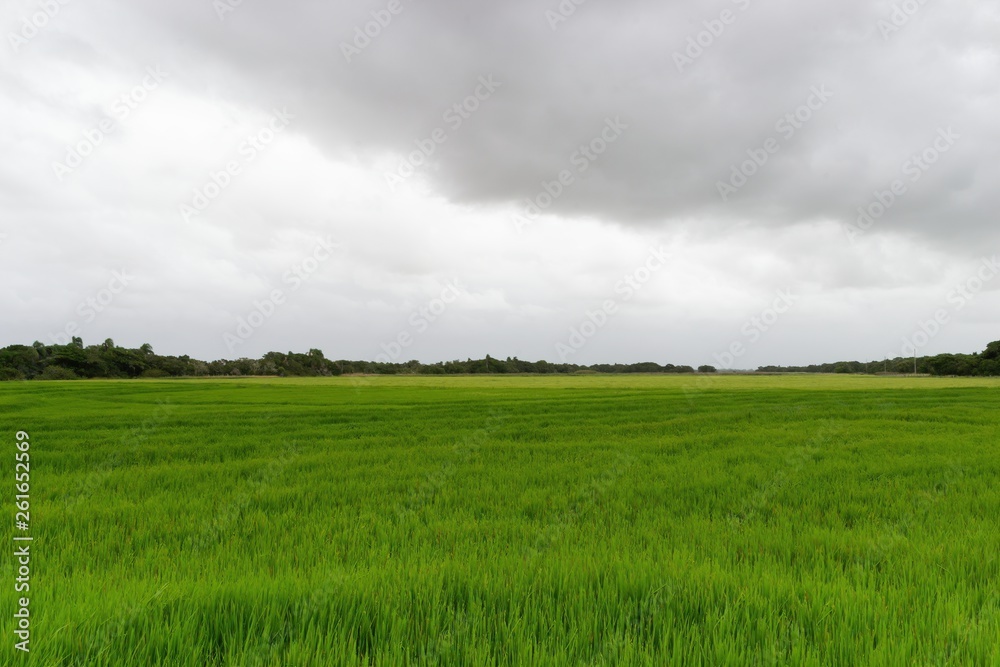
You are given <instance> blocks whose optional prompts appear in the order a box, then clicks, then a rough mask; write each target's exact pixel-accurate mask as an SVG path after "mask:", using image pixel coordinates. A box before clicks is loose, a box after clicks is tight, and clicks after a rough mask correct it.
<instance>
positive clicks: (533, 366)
mask: <svg viewBox="0 0 1000 667" xmlns="http://www.w3.org/2000/svg"><path fill="white" fill-rule="evenodd" d="M708 368H710V367H708V366H703V367H701V370H702V371H703V372H705V371H706V370H707V369H708ZM714 370H715V369H712V371H714ZM585 372H591V373H694V372H695V369H694V368H692V367H690V366H675V365H673V364H665V365H662V366H661V365H660V364H657V363H653V362H646V363H638V364H595V365H593V366H581V365H577V364H562V363H560V364H557V363H550V362H548V361H534V362H532V361H522V360H520V359H518V358H517V357H514V358H510V357H508V358H507V359H494V358H493V357H490V356H489V355H487V356H486V358H484V359H466V360H465V361H459V360H455V361H443V362H439V363H436V364H423V363H420V362H419V361H407V362H405V363H381V362H375V361H349V360H346V359H341V360H333V359H327V358H326V356H325V355H324V354H323V352H322V351H321V350H318V349H312V350H309V351H308V352H306V353H304V354H303V353H296V352H288V353H282V352H268V353H267V354H265V355H264V356H263V357H261V358H260V359H248V358H241V359H233V360H230V359H220V360H217V361H201V360H199V359H192V358H191V357H189V356H187V355H183V356H179V357H177V356H168V355H159V354H156V353H155V352H154V351H153V348H152V346H151V345H149V344H148V343H147V344H145V345H142V346H140V347H138V348H135V349H130V348H125V347H119V346H117V345H115V343H114V341H113V340H111V339H110V338H109V339H107V340H105V341H104V342H103V343H101V344H100V345H88V346H84V344H83V341H82V340H81V339H80V338H73V340H72V342H70V343H69V344H68V345H45V344H43V343H41V342H38V341H36V342H35V343H33V344H32V345H10V346H8V347H5V348H2V349H0V380H73V379H77V378H140V377H142V378H165V377H213V376H215V377H217V376H293V377H310V376H335V375H350V374H369V375H460V374H480V373H497V374H506V373H540V374H544V373H585Z"/></svg>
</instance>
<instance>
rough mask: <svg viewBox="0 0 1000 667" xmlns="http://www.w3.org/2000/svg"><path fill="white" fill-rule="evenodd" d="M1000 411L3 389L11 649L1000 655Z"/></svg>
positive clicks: (370, 654) (734, 398)
mask: <svg viewBox="0 0 1000 667" xmlns="http://www.w3.org/2000/svg"><path fill="white" fill-rule="evenodd" d="M998 408H1000V382H997V381H990V380H954V379H953V380H948V379H905V378H854V377H849V378H834V377H718V378H709V379H694V378H685V377H618V376H615V377H603V376H594V377H566V378H534V377H523V378H482V377H470V378H445V379H437V378H368V379H351V378H338V379H332V380H316V379H310V380H265V379H254V380H228V381H226V380H198V381H163V382H145V381H131V382H115V381H92V382H72V383H30V384H27V383H6V384H0V429H2V431H0V432H2V433H4V434H5V436H4V437H5V439H6V441H7V443H8V445H7V446H6V448H5V450H4V451H5V452H7V454H6V456H7V461H8V463H7V464H6V466H5V468H4V469H6V470H8V472H9V475H8V478H9V480H10V483H9V484H5V495H4V498H5V507H6V508H7V509H8V510H9V512H10V515H11V520H13V493H14V491H13V462H14V451H15V450H14V433H15V432H16V431H17V430H22V429H23V430H27V431H29V432H30V433H31V436H32V440H31V442H32V450H31V451H32V533H33V534H34V535H35V542H34V544H33V547H32V548H33V550H34V559H33V561H32V568H33V572H32V591H31V600H32V601H31V609H32V612H33V619H32V621H33V625H32V630H33V640H32V653H31V655H30V657H29V658H28V660H27V661H26V660H25V659H24V656H23V655H21V654H19V653H15V652H14V651H13V649H12V645H13V642H14V640H13V634H12V629H13V623H12V614H13V610H14V604H15V602H14V600H15V594H14V593H13V592H12V590H13V578H14V575H13V569H12V563H11V560H10V557H9V556H8V557H7V558H6V559H4V565H5V568H4V577H3V579H4V581H0V586H4V587H5V588H6V589H7V591H8V593H7V594H6V595H4V596H3V605H4V607H3V611H2V613H3V617H2V618H3V621H2V623H3V627H4V636H6V637H8V639H9V641H8V645H7V646H6V647H4V649H3V651H2V652H0V656H2V657H0V662H3V663H4V664H35V665H108V666H110V665H123V666H133V665H134V666H140V665H142V666H152V665H163V666H171V667H173V666H188V665H190V666H192V667H193V666H196V665H197V666H199V667H200V666H202V665H240V666H269V665H282V666H290V665H685V666H686V665H788V664H793V665H995V664H1000V640H998V638H1000V617H998V614H997V611H998V592H997V591H998V583H1000V581H998V574H1000V561H998V554H1000V530H998V527H997V523H998V517H1000V484H998V482H1000V420H998V417H997V415H998V414H1000V413H998ZM11 535H12V531H11V530H10V529H8V530H6V531H5V533H4V539H6V541H7V543H8V544H11V540H10V538H11ZM8 551H12V549H9V550H8Z"/></svg>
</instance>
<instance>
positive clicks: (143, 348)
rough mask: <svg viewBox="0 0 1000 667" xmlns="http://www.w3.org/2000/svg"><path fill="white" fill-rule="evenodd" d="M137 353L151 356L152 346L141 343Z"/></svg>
mask: <svg viewBox="0 0 1000 667" xmlns="http://www.w3.org/2000/svg"><path fill="white" fill-rule="evenodd" d="M139 351H140V352H142V353H143V354H144V355H146V356H147V357H148V356H150V355H152V354H153V346H152V345H150V344H149V343H143V344H142V345H141V346H140V347H139Z"/></svg>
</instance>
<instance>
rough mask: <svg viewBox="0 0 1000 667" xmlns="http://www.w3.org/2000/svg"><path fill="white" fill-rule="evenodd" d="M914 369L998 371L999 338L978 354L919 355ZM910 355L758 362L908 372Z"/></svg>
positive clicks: (789, 369)
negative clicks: (797, 362)
mask: <svg viewBox="0 0 1000 667" xmlns="http://www.w3.org/2000/svg"><path fill="white" fill-rule="evenodd" d="M916 361H917V363H916V370H917V373H923V374H926V375H965V376H972V375H978V376H985V375H990V376H993V375H1000V340H998V341H994V342H992V343H990V344H989V345H987V346H986V350H985V351H984V352H983V353H982V354H939V355H936V356H933V357H919V358H918V359H917V360H916ZM913 366H914V364H913V357H908V358H907V357H896V358H895V359H887V360H884V361H872V362H863V361H838V362H836V363H832V364H815V365H812V366H761V367H760V368H758V369H757V370H758V372H767V373H871V374H875V373H896V374H899V373H912V372H913Z"/></svg>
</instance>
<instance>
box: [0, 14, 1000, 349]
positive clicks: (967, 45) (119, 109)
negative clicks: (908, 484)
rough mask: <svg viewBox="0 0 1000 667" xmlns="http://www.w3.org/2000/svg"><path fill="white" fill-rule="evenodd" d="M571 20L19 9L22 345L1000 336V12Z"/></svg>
mask: <svg viewBox="0 0 1000 667" xmlns="http://www.w3.org/2000/svg"><path fill="white" fill-rule="evenodd" d="M576 2H577V3H581V4H575V3H574V2H573V1H572V0H564V1H563V2H562V3H561V4H560V3H559V2H558V1H557V0H550V1H547V2H546V1H534V2H528V1H525V0H508V1H506V2H471V1H467V2H433V1H431V0H372V1H364V2H318V1H315V0H314V1H312V2H305V1H303V0H293V1H289V2H282V3H277V2H263V1H261V0H243V2H242V3H240V2H239V0H216V1H215V2H214V3H213V2H212V0H197V1H195V0H175V1H172V2H167V1H166V0H156V1H152V0H133V1H131V2H107V1H104V0H87V1H86V2H85V1H84V0H64V1H63V2H59V1H57V0H48V1H47V2H46V1H39V0H8V1H7V2H4V3H3V5H2V9H0V28H2V30H3V32H4V34H5V38H4V44H3V47H2V49H0V52H2V56H0V114H2V119H3V123H2V125H0V127H2V132H0V151H2V153H0V154H2V158H0V266H2V267H3V268H2V275H3V282H2V285H0V312H2V326H0V345H7V344H13V343H31V342H32V341H34V340H41V341H43V342H46V343H50V342H53V341H56V340H60V339H62V337H63V336H65V335H66V333H67V332H76V331H78V332H79V334H78V335H81V336H82V338H83V339H84V342H85V343H86V344H92V343H98V342H101V341H103V340H104V339H105V338H107V337H112V338H114V339H115V341H116V342H117V343H118V344H120V345H126V346H129V347H137V346H139V345H140V344H142V343H145V342H148V343H151V344H152V345H153V347H154V349H155V350H156V351H157V352H160V353H163V354H191V355H192V356H196V357H199V358H208V359H216V358H235V357H239V356H259V355H261V354H263V353H265V352H267V351H269V350H279V351H288V350H295V351H306V350H308V349H309V348H313V347H318V348H320V349H322V350H323V351H324V352H325V353H326V355H327V356H328V357H331V358H349V359H375V358H376V357H379V356H380V355H383V356H382V359H383V360H385V359H392V360H395V361H405V360H408V359H420V360H421V361H425V362H431V361H440V360H447V359H454V358H461V359H465V358H466V357H473V358H481V357H482V356H483V355H485V354H487V353H489V354H491V355H492V356H495V357H501V358H503V357H507V356H517V357H519V358H522V359H530V360H536V359H542V358H544V359H548V360H550V361H570V362H575V363H585V364H590V363H597V362H615V361H617V362H635V361H657V362H659V363H674V364H692V365H697V364H702V363H712V364H714V365H716V366H720V367H735V368H754V367H756V366H758V365H762V364H802V363H814V362H823V361H834V360H839V359H860V360H867V359H881V358H883V357H885V356H887V355H888V356H898V355H901V354H903V353H904V352H905V349H904V348H905V347H906V346H905V345H904V339H906V340H907V341H911V342H915V343H916V345H915V347H917V348H918V350H919V353H920V354H935V353H938V352H973V351H979V350H982V349H983V348H984V347H985V345H986V343H987V342H989V341H991V340H996V339H1000V316H998V313H1000V276H998V275H997V273H998V271H1000V268H994V265H993V264H992V263H991V262H992V258H993V257H994V256H996V255H1000V229H998V225H997V212H998V211H1000V187H998V183H1000V125H998V124H997V121H996V118H997V117H998V111H1000V77H998V76H997V73H998V71H1000V53H998V48H1000V47H998V45H1000V9H998V8H997V7H996V6H995V5H992V4H991V3H982V2H973V1H972V0H935V1H934V2H927V3H925V4H921V3H920V2H917V0H907V2H899V3H895V4H894V3H892V2H878V1H876V2H872V1H871V0H864V1H861V0H845V1H842V2H836V3H834V2H827V3H822V4H819V3H803V2H791V1H790V0H772V1H770V2H764V1H763V0H735V1H733V0H719V1H713V2H684V3H677V2H652V1H646V0H619V1H617V2H607V1H599V0H584V1H582V2H581V0H576ZM863 213H864V214H865V215H862V214H863ZM922 325H923V329H924V330H925V331H926V333H923V332H922V330H921V328H922ZM400 343H402V344H400ZM397 345H398V346H399V347H396V346H397ZM734 346H735V347H734ZM733 350H735V351H736V352H737V354H735V355H734V356H732V357H729V356H727V355H728V354H730V353H731V351H733Z"/></svg>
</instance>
